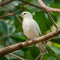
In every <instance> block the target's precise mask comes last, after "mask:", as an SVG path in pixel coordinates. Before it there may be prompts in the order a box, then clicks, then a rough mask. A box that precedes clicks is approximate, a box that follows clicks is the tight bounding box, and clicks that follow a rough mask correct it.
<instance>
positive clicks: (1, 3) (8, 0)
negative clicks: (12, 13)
mask: <svg viewBox="0 0 60 60" xmlns="http://www.w3.org/2000/svg"><path fill="white" fill-rule="evenodd" d="M12 1H14V0H7V1H4V2H0V6H4V5H7V4H9V3H10V2H12Z"/></svg>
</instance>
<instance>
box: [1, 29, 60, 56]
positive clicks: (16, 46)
mask: <svg viewBox="0 0 60 60" xmlns="http://www.w3.org/2000/svg"><path fill="white" fill-rule="evenodd" d="M57 34H60V29H59V30H57V31H55V32H51V33H49V34H46V35H44V36H41V37H39V38H37V39H35V40H29V41H25V42H22V43H21V42H20V43H17V44H14V45H11V46H8V47H4V48H0V57H2V56H4V55H6V54H8V53H11V52H13V51H16V50H20V49H22V48H24V47H26V46H30V45H32V44H37V43H38V42H42V41H46V40H48V39H50V38H52V37H54V36H56V35H57Z"/></svg>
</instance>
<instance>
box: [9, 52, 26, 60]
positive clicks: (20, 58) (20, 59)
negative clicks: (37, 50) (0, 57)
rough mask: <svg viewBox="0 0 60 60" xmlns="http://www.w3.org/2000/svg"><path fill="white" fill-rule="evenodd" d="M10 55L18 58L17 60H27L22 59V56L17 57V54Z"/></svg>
mask: <svg viewBox="0 0 60 60" xmlns="http://www.w3.org/2000/svg"><path fill="white" fill-rule="evenodd" d="M9 55H10V56H13V57H16V58H17V59H19V60H25V59H23V58H22V57H20V56H18V55H16V54H13V53H10V54H9Z"/></svg>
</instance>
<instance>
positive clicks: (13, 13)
mask: <svg viewBox="0 0 60 60" xmlns="http://www.w3.org/2000/svg"><path fill="white" fill-rule="evenodd" d="M20 11H21V10H18V11H15V12H12V13H8V14H6V15H3V16H0V18H4V17H7V16H12V15H15V14H17V13H18V12H20Z"/></svg>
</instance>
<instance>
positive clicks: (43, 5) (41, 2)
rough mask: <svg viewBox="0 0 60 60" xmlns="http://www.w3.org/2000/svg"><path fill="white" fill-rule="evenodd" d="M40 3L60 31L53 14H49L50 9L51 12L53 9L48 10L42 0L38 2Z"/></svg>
mask: <svg viewBox="0 0 60 60" xmlns="http://www.w3.org/2000/svg"><path fill="white" fill-rule="evenodd" d="M38 2H39V3H40V6H41V7H42V8H43V9H44V10H45V11H46V13H47V15H48V16H49V17H50V20H51V22H52V23H53V24H54V26H55V28H56V29H59V27H58V26H57V24H56V23H55V21H54V19H53V18H52V16H51V14H50V13H49V9H50V10H51V8H48V6H46V5H45V4H44V2H43V1H42V0H38Z"/></svg>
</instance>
